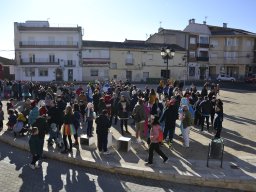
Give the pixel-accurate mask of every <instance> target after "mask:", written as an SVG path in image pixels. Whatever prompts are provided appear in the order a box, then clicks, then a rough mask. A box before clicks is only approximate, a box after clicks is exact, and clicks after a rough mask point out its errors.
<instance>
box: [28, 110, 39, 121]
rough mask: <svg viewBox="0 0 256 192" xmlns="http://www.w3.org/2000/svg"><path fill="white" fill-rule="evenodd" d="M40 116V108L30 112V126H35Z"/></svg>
mask: <svg viewBox="0 0 256 192" xmlns="http://www.w3.org/2000/svg"><path fill="white" fill-rule="evenodd" d="M38 116H39V110H38V107H37V106H35V107H34V108H33V109H32V110H31V111H30V112H29V115H28V123H29V124H30V125H33V123H35V122H36V118H37V117H38Z"/></svg>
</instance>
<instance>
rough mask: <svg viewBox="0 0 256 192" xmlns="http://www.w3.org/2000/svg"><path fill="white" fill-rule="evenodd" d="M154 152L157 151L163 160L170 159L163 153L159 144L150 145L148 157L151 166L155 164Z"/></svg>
mask: <svg viewBox="0 0 256 192" xmlns="http://www.w3.org/2000/svg"><path fill="white" fill-rule="evenodd" d="M154 151H156V152H157V154H158V155H160V156H161V157H162V158H163V160H166V159H168V157H167V156H166V155H165V154H164V153H163V152H162V151H161V149H160V147H159V143H150V146H149V155H148V163H150V164H152V163H153V155H154Z"/></svg>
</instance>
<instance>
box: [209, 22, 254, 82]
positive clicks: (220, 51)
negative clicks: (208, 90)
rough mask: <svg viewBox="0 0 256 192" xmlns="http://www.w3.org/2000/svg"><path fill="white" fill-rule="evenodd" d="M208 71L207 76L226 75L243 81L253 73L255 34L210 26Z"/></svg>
mask: <svg viewBox="0 0 256 192" xmlns="http://www.w3.org/2000/svg"><path fill="white" fill-rule="evenodd" d="M208 27H209V29H210V31H211V39H210V70H209V75H210V76H212V77H215V76H216V75H217V74H220V73H223V74H228V75H230V76H232V77H236V78H237V79H243V78H244V77H245V76H248V75H249V74H252V73H255V72H256V71H255V64H256V59H255V58H256V54H255V41H256V34H255V33H251V32H248V31H245V30H241V29H234V28H228V27H227V23H223V26H222V27H219V26H210V25H208Z"/></svg>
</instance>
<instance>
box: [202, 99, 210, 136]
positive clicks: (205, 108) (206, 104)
mask: <svg viewBox="0 0 256 192" xmlns="http://www.w3.org/2000/svg"><path fill="white" fill-rule="evenodd" d="M199 107H200V111H201V131H203V130H204V119H206V124H207V130H208V131H209V116H210V112H211V108H212V106H211V101H210V100H209V99H208V97H207V96H205V97H204V99H203V101H202V102H201V103H200V105H199Z"/></svg>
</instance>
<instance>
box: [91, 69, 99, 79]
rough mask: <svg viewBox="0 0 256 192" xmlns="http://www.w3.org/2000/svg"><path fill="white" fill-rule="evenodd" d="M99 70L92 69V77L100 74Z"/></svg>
mask: <svg viewBox="0 0 256 192" xmlns="http://www.w3.org/2000/svg"><path fill="white" fill-rule="evenodd" d="M98 74H99V70H98V69H91V77H95V76H98Z"/></svg>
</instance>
